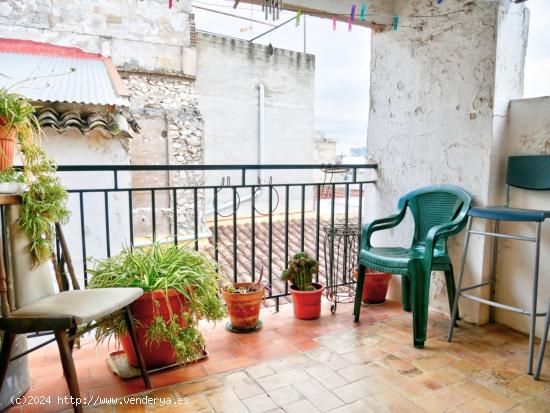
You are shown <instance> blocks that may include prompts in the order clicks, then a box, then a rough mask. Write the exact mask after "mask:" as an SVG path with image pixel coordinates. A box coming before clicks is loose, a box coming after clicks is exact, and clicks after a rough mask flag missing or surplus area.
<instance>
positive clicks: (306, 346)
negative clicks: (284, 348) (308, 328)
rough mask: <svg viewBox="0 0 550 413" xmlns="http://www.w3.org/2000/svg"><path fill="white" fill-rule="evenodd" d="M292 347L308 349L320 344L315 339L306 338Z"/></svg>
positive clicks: (301, 349)
mask: <svg viewBox="0 0 550 413" xmlns="http://www.w3.org/2000/svg"><path fill="white" fill-rule="evenodd" d="M294 347H296V348H297V349H298V350H300V351H308V350H313V349H315V348H318V347H320V344H319V343H317V342H316V341H315V340H307V341H302V342H300V343H297V344H294Z"/></svg>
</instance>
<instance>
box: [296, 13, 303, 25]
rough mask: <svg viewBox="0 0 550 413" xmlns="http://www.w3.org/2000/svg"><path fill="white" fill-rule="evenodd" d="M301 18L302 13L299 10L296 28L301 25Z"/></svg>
mask: <svg viewBox="0 0 550 413" xmlns="http://www.w3.org/2000/svg"><path fill="white" fill-rule="evenodd" d="M300 17H302V11H301V10H298V13H296V27H298V26H299V25H300Z"/></svg>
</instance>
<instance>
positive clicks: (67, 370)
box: [54, 330, 82, 413]
mask: <svg viewBox="0 0 550 413" xmlns="http://www.w3.org/2000/svg"><path fill="white" fill-rule="evenodd" d="M54 333H55V339H56V340H57V346H58V347H59V356H60V358H61V364H62V366H63V373H64V374H65V380H66V381H67V386H68V387H69V392H70V393H71V402H72V404H73V409H74V411H75V412H76V413H81V412H82V399H81V398H80V389H79V388H78V377H77V376H76V370H75V368H74V360H73V355H72V352H71V347H70V343H69V335H68V334H67V332H66V331H65V330H56V331H55V332H54Z"/></svg>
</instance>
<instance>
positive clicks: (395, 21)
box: [393, 16, 399, 32]
mask: <svg viewBox="0 0 550 413" xmlns="http://www.w3.org/2000/svg"><path fill="white" fill-rule="evenodd" d="M398 23H399V16H393V31H394V32H396V31H397V24H398Z"/></svg>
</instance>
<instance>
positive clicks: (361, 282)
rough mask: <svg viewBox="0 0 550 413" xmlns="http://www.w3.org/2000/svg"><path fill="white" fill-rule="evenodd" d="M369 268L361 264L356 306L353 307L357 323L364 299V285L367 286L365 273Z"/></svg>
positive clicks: (356, 287) (358, 275) (356, 291)
mask: <svg viewBox="0 0 550 413" xmlns="http://www.w3.org/2000/svg"><path fill="white" fill-rule="evenodd" d="M366 272H367V267H365V266H364V265H362V264H359V272H358V273H357V285H356V286H355V305H354V306H353V316H354V320H353V321H355V322H356V323H357V322H358V321H359V314H360V313H361V300H362V298H363V285H364V284H365V273H366Z"/></svg>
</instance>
